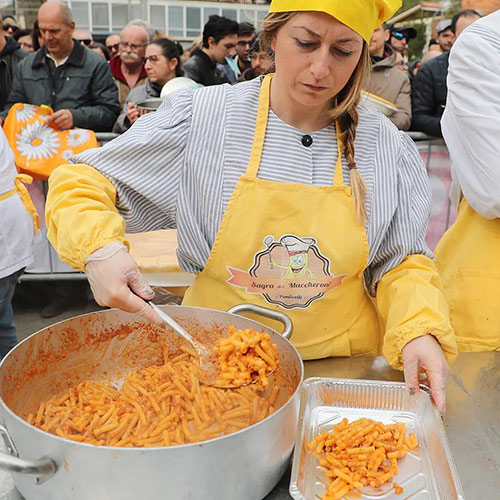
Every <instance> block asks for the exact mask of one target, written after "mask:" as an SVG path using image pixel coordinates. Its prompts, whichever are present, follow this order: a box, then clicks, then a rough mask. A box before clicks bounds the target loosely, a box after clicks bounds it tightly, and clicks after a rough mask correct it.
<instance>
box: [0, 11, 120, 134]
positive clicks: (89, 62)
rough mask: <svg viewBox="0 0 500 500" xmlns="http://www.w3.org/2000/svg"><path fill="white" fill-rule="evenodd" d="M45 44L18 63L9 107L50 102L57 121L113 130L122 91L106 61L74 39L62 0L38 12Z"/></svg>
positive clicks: (64, 126)
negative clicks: (21, 103) (117, 87)
mask: <svg viewBox="0 0 500 500" xmlns="http://www.w3.org/2000/svg"><path fill="white" fill-rule="evenodd" d="M38 24H39V27H40V31H41V34H42V36H43V39H44V42H45V45H44V47H42V48H41V49H40V50H38V51H37V52H35V53H33V54H30V55H29V56H27V57H26V58H24V59H23V60H22V61H21V62H20V63H19V64H18V66H17V69H16V71H15V74H14V81H13V82H12V89H11V91H10V93H9V97H8V102H7V106H6V108H5V110H4V111H3V113H1V114H0V116H1V117H2V118H3V119H5V116H6V115H7V112H8V110H9V109H10V107H11V106H12V105H13V104H15V103H16V102H23V103H27V104H35V105H42V104H45V105H47V106H50V107H51V108H52V109H53V110H54V111H55V113H54V114H53V115H52V118H51V121H52V124H53V125H54V126H55V127H56V128H58V129H60V130H66V129H70V128H73V127H80V128H87V129H91V130H94V131H96V132H103V131H109V130H111V128H112V127H113V123H114V122H115V120H116V117H117V116H118V114H119V113H120V104H119V102H118V92H117V90H116V85H115V83H114V82H113V77H112V74H111V70H110V68H109V65H108V64H107V62H106V60H105V59H103V58H102V57H100V56H99V55H98V54H97V53H95V52H93V51H91V50H89V49H87V48H86V47H85V46H84V45H82V44H80V43H78V42H77V41H75V40H74V39H73V38H72V35H73V31H74V29H75V23H74V21H73V18H72V14H71V10H70V9H69V7H68V6H67V5H66V4H64V3H62V2H46V3H44V4H43V5H42V6H41V7H40V10H39V11H38Z"/></svg>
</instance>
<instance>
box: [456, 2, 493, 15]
mask: <svg viewBox="0 0 500 500" xmlns="http://www.w3.org/2000/svg"><path fill="white" fill-rule="evenodd" d="M462 9H475V10H478V9H479V10H481V11H482V12H483V14H491V13H492V12H494V11H495V10H498V9H500V0H462Z"/></svg>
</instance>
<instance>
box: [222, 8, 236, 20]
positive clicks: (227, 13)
mask: <svg viewBox="0 0 500 500" xmlns="http://www.w3.org/2000/svg"><path fill="white" fill-rule="evenodd" d="M222 15H223V17H227V18H228V19H232V20H233V21H237V20H238V11H237V10H235V9H222Z"/></svg>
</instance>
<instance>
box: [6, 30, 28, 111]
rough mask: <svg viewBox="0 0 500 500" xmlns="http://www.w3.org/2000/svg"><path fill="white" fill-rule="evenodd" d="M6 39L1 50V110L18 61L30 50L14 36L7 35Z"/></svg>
mask: <svg viewBox="0 0 500 500" xmlns="http://www.w3.org/2000/svg"><path fill="white" fill-rule="evenodd" d="M5 41H6V44H5V47H4V48H3V50H2V52H0V111H2V110H3V109H4V107H5V104H7V97H8V96H9V92H10V88H11V85H12V80H13V78H14V70H15V69H16V66H17V64H18V62H19V61H20V60H21V59H23V58H25V57H26V56H27V55H28V52H26V51H25V50H23V49H22V48H21V46H20V45H19V44H18V43H17V42H16V41H15V40H14V39H13V38H12V37H10V36H6V37H5Z"/></svg>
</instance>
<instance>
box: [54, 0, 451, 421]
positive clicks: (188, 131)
mask: <svg viewBox="0 0 500 500" xmlns="http://www.w3.org/2000/svg"><path fill="white" fill-rule="evenodd" d="M400 5H401V2H400V0H352V1H350V2H346V1H345V0H329V1H325V0H308V1H307V2H306V1H304V0H273V1H272V3H271V7H270V13H269V15H268V16H267V17H266V19H265V20H264V23H263V32H262V35H261V47H262V48H263V49H265V50H267V51H272V53H273V54H274V59H275V68H276V73H275V74H274V76H273V75H267V76H265V77H261V78H255V79H253V80H250V81H247V82H242V83H239V84H237V85H233V86H229V85H216V86H211V87H206V88H200V89H196V90H192V89H187V90H180V91H178V92H174V93H172V94H171V95H170V96H169V97H168V98H167V100H166V102H165V103H164V104H163V106H162V107H161V108H160V109H159V110H158V111H157V112H156V113H150V114H148V115H145V116H143V117H141V118H140V119H139V120H138V121H137V123H136V124H135V125H134V127H132V128H131V129H130V130H129V131H128V132H126V133H125V134H123V135H122V136H120V137H119V138H117V139H115V140H114V141H112V142H110V143H108V144H107V145H106V146H104V147H102V148H98V149H94V150H89V151H86V152H84V153H82V154H80V155H78V156H77V157H76V158H75V159H74V160H73V161H74V162H75V163H76V164H71V165H65V166H62V167H59V168H57V169H56V170H55V171H54V172H53V174H52V176H51V178H50V189H49V194H48V199H47V226H48V235H49V239H50V241H51V242H52V244H53V245H54V247H55V248H56V249H57V251H58V252H59V255H60V257H61V258H62V259H63V260H64V261H66V262H68V263H69V264H70V265H72V266H73V267H74V268H76V269H80V270H85V272H86V273H87V276H88V278H89V281H90V283H91V287H92V290H93V292H94V296H95V297H96V300H97V302H98V303H100V304H102V305H107V306H110V307H119V308H121V309H123V310H126V311H130V312H134V313H138V314H141V315H143V316H144V317H146V318H148V319H150V320H151V321H155V322H157V323H159V324H161V320H160V318H158V317H157V316H156V315H155V314H154V312H153V310H152V309H151V307H150V306H149V305H148V304H147V302H145V300H147V299H151V298H152V295H153V293H152V291H151V289H150V288H149V286H148V285H147V284H146V283H145V281H144V280H143V278H142V276H141V274H140V272H139V270H138V269H137V265H136V264H135V262H134V260H133V259H132V257H131V256H130V255H129V253H128V251H127V247H126V245H125V243H126V242H125V225H127V229H128V231H129V232H137V231H148V230H155V229H160V228H171V227H176V228H177V234H178V242H179V248H178V251H177V255H178V258H179V262H180V265H181V266H182V267H183V268H184V269H185V270H186V271H190V272H193V273H197V277H196V280H195V283H194V285H193V286H192V287H191V288H190V289H189V290H188V291H187V293H186V296H185V297H184V302H183V303H184V304H186V305H195V306H199V307H208V308H213V309H218V310H227V309H228V307H230V306H232V305H235V304H239V303H242V302H250V303H254V304H258V305H261V306H267V307H270V308H273V309H277V310H282V311H283V310H284V311H285V312H286V313H287V314H288V315H289V316H290V317H291V319H292V320H293V323H294V333H293V335H292V342H293V343H294V345H295V346H296V347H297V348H298V350H299V352H300V354H301V355H302V357H303V358H304V359H317V358H325V357H329V356H367V355H368V356H369V355H377V354H380V353H383V354H384V355H385V357H386V359H387V361H388V362H389V363H390V365H391V366H393V367H394V368H397V369H403V368H404V372H405V379H406V382H407V384H408V386H409V391H410V394H412V393H413V394H414V393H415V392H417V391H418V384H419V371H420V370H421V369H422V370H424V371H425V372H426V373H427V377H428V379H429V382H430V385H431V388H432V390H433V397H434V399H435V401H436V403H437V405H438V408H439V410H440V411H444V408H445V385H446V377H447V371H448V365H447V362H446V358H445V356H446V357H448V358H449V359H451V358H453V357H454V356H455V355H456V352H457V347H456V342H455V337H454V334H453V330H452V328H451V325H450V321H449V315H448V308H447V305H446V301H445V300H444V297H443V294H442V291H441V289H440V283H439V277H438V274H437V272H436V269H435V267H434V264H433V261H432V259H431V253H430V251H429V250H428V248H427V246H426V245H425V233H426V229H427V223H428V218H429V213H430V192H429V183H428V179H427V173H426V170H425V167H424V165H423V163H422V161H421V158H420V156H419V154H418V151H417V149H416V147H415V145H414V143H413V142H412V141H411V139H410V138H409V137H408V136H407V135H405V134H403V133H400V132H398V130H397V129H396V128H395V127H394V126H393V125H392V123H390V122H389V120H387V119H386V118H385V117H384V116H382V115H381V114H380V113H378V112H376V111H373V110H368V109H366V108H364V107H360V106H359V101H360V91H361V88H362V86H363V81H364V77H365V76H366V74H367V72H368V71H369V65H370V61H369V56H368V42H369V41H370V38H371V35H372V33H373V30H374V29H375V28H376V27H377V26H379V25H380V24H382V22H384V21H386V20H387V19H388V18H390V17H391V15H392V14H394V12H395V11H396V10H397V9H398V8H399V7H400ZM264 321H265V322H267V323H269V324H271V325H273V326H274V325H275V323H272V322H271V321H270V320H264Z"/></svg>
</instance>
